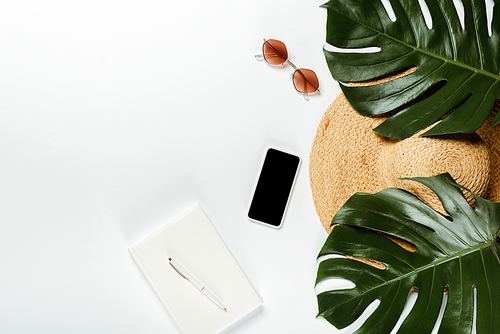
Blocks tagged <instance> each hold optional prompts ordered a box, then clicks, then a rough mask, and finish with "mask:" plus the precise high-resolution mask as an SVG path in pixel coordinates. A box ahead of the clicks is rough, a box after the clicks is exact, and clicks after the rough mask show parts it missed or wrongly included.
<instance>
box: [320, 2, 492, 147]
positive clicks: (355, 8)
mask: <svg viewBox="0 0 500 334" xmlns="http://www.w3.org/2000/svg"><path fill="white" fill-rule="evenodd" d="M425 2H426V4H427V6H428V8H429V11H430V14H431V17H432V29H429V28H428V27H427V25H426V23H425V20H424V16H423V14H422V11H421V9H420V6H419V4H418V1H417V0H390V3H391V6H392V8H393V11H394V14H395V16H396V21H394V22H393V21H391V19H390V18H389V16H388V14H387V12H386V10H385V8H384V6H383V5H382V3H381V1H380V0H331V1H329V2H328V3H326V4H325V5H323V6H324V7H326V8H327V10H328V18H327V36H326V41H327V43H328V44H330V45H333V46H335V47H338V48H349V49H351V48H354V49H356V48H366V47H379V48H380V51H379V52H373V53H343V52H332V51H327V50H326V49H325V56H326V61H327V63H328V66H329V68H330V71H331V73H332V75H333V77H334V78H335V79H336V80H338V81H340V82H359V81H370V80H374V79H378V78H382V77H386V76H389V75H393V74H396V73H400V72H402V71H404V70H406V69H409V68H410V67H414V66H416V67H417V70H416V71H415V72H413V73H411V74H409V75H407V76H405V77H402V78H398V79H396V80H392V81H388V82H385V83H382V84H378V85H373V86H365V87H349V86H345V85H341V88H342V90H343V92H344V94H345V95H346V97H347V99H348V100H349V101H350V103H351V104H352V106H353V107H354V109H356V110H357V111H358V112H359V113H360V114H361V115H364V116H374V115H379V114H383V113H386V112H389V111H396V113H395V114H394V115H392V116H391V117H390V118H389V119H387V120H386V121H385V122H384V123H382V124H381V125H380V126H378V127H377V128H376V129H375V131H377V132H379V133H380V134H382V135H385V136H388V137H391V138H396V139H404V138H407V137H410V136H411V135H412V134H414V133H416V132H418V131H420V130H422V129H425V128H427V127H428V126H429V125H431V124H434V123H435V122H436V121H438V120H439V119H441V118H442V117H443V116H445V115H446V114H447V113H448V112H449V111H451V110H452V109H454V108H456V107H458V108H457V109H456V110H454V111H453V112H452V113H451V114H449V115H448V116H446V117H445V118H444V119H443V120H442V121H441V122H440V123H439V124H437V125H436V126H434V127H433V128H432V129H431V130H430V131H427V132H426V133H425V135H440V134H449V133H459V132H465V133H472V132H474V131H475V130H476V129H478V128H479V127H480V126H481V125H482V124H483V123H484V121H485V120H486V118H487V117H488V116H489V114H490V113H491V111H492V109H493V106H494V104H495V101H496V100H497V99H498V98H500V84H499V82H500V75H499V73H500V35H499V33H500V4H498V3H496V5H495V6H494V9H493V20H492V25H491V32H492V34H491V36H489V32H488V26H487V13H486V6H485V1H484V0H462V2H463V6H464V12H465V28H464V29H462V26H461V24H460V20H459V17H458V15H457V10H456V8H455V6H454V5H453V1H452V0H425ZM495 2H497V1H496V0H495ZM436 89H438V90H437V92H435V93H433V94H432V95H431V96H430V97H427V98H426V99H423V100H422V99H421V100H420V102H418V103H414V102H415V101H419V98H420V97H421V96H422V95H424V94H425V95H429V93H430V92H431V91H432V92H434V91H435V90H436ZM426 93H427V94H426ZM499 121H500V117H499V116H497V117H496V118H495V120H494V122H493V123H492V125H495V124H496V123H498V122H499Z"/></svg>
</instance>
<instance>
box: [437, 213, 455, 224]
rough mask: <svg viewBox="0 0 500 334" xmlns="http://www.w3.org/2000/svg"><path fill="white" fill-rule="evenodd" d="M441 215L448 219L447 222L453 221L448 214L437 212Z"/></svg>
mask: <svg viewBox="0 0 500 334" xmlns="http://www.w3.org/2000/svg"><path fill="white" fill-rule="evenodd" d="M438 213H439V214H440V215H441V216H443V217H444V218H446V220H448V221H449V222H453V218H451V217H450V216H448V215H444V214H442V213H441V212H438Z"/></svg>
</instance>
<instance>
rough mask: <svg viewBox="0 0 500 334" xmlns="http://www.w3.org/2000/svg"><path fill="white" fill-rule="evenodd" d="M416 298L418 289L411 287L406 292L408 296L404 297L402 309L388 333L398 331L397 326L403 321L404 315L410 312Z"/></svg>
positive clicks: (399, 326) (392, 333)
mask: <svg viewBox="0 0 500 334" xmlns="http://www.w3.org/2000/svg"><path fill="white" fill-rule="evenodd" d="M417 298H418V289H417V288H416V287H413V288H411V290H410V292H408V297H406V302H405V306H404V308H403V311H402V312H401V315H400V316H399V319H398V321H397V322H396V325H395V326H394V328H393V329H392V331H391V333H390V334H395V333H397V332H398V331H399V328H401V325H402V324H403V322H404V321H405V319H406V317H407V316H408V314H410V312H411V310H412V309H413V306H415V303H416V302H417Z"/></svg>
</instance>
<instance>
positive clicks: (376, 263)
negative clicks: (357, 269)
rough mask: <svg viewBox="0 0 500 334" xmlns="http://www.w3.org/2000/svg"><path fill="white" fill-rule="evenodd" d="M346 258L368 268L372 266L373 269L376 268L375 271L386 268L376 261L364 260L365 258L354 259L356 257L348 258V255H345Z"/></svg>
mask: <svg viewBox="0 0 500 334" xmlns="http://www.w3.org/2000/svg"><path fill="white" fill-rule="evenodd" d="M346 257H347V258H348V259H351V260H355V261H359V262H361V263H364V264H367V265H369V266H372V267H373V268H377V269H380V270H385V269H386V268H387V266H386V265H385V264H384V263H382V262H379V261H377V260H372V259H365V258H362V257H356V256H350V255H347V256H346Z"/></svg>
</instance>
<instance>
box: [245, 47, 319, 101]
mask: <svg viewBox="0 0 500 334" xmlns="http://www.w3.org/2000/svg"><path fill="white" fill-rule="evenodd" d="M255 58H256V59H257V60H265V61H266V62H267V63H268V64H270V65H274V66H281V67H283V66H285V65H286V64H287V63H288V64H290V66H292V67H293V69H294V70H295V71H294V72H293V73H292V75H291V76H290V78H291V79H292V81H293V86H294V87H295V89H296V90H297V91H298V92H299V93H301V94H302V95H303V96H304V99H306V100H307V101H309V94H313V93H319V88H318V87H319V80H318V77H317V76H316V73H314V71H312V70H308V69H306V68H297V66H295V65H294V64H293V63H292V62H291V61H290V60H288V51H287V49H286V46H285V43H283V42H281V41H278V40H276V39H267V40H266V39H264V44H263V45H262V54H261V55H255Z"/></svg>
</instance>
